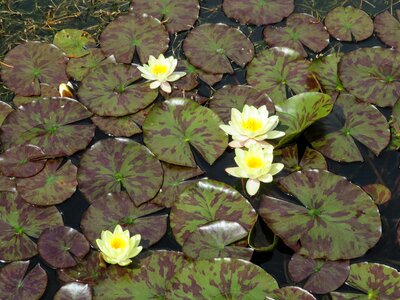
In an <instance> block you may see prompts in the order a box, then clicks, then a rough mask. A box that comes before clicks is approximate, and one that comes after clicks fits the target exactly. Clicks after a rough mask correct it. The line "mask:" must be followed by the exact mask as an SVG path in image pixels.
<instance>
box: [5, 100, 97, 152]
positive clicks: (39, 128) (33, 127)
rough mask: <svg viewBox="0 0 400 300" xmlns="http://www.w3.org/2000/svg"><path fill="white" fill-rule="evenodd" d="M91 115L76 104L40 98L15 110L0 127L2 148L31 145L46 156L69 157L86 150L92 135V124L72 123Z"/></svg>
mask: <svg viewBox="0 0 400 300" xmlns="http://www.w3.org/2000/svg"><path fill="white" fill-rule="evenodd" d="M90 116H91V113H90V112H89V111H88V110H87V109H86V108H85V107H84V106H83V105H82V104H80V103H79V102H78V101H75V100H72V99H69V98H56V99H43V100H40V101H33V102H32V103H29V104H26V105H23V106H20V107H18V109H17V110H15V111H13V112H11V113H10V114H9V115H8V117H7V118H6V120H5V121H4V123H3V125H2V126H1V134H0V138H1V141H2V142H3V146H4V147H5V148H11V147H12V146H19V145H24V144H32V145H35V146H38V147H40V148H41V149H42V150H43V152H44V153H45V155H46V157H60V156H69V155H72V154H74V153H75V152H77V151H79V150H82V149H85V148H86V146H87V145H88V144H89V142H90V141H91V140H92V138H93V136H94V129H95V126H94V125H89V124H85V125H84V124H82V125H77V124H73V123H75V122H78V121H81V120H83V119H86V118H88V117H90Z"/></svg>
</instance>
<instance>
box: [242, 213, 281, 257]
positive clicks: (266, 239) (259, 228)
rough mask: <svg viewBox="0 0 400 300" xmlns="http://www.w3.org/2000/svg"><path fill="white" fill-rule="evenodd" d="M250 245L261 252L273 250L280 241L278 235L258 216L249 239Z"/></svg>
mask: <svg viewBox="0 0 400 300" xmlns="http://www.w3.org/2000/svg"><path fill="white" fill-rule="evenodd" d="M247 241H248V243H249V246H250V247H251V248H252V249H254V250H256V251H260V252H264V251H271V250H272V249H274V248H275V246H276V244H277V243H278V238H277V237H276V235H275V234H274V233H273V232H272V231H271V230H270V229H269V228H268V227H267V226H266V225H265V223H264V222H262V221H260V218H257V222H256V223H254V225H253V227H252V228H251V231H250V233H249V236H248V239H247Z"/></svg>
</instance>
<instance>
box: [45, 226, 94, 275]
mask: <svg viewBox="0 0 400 300" xmlns="http://www.w3.org/2000/svg"><path fill="white" fill-rule="evenodd" d="M37 245H38V251H39V254H40V256H41V257H42V258H43V259H44V261H45V262H46V263H47V264H48V265H50V266H51V267H52V268H55V269H56V268H70V267H73V266H75V265H76V261H75V257H78V258H83V257H84V256H85V255H86V254H87V253H88V252H89V250H90V245H89V242H88V241H87V240H86V238H85V237H84V235H83V234H82V233H80V232H79V231H77V230H75V229H73V228H71V227H65V226H57V227H52V228H48V229H46V230H44V231H43V232H42V234H41V235H40V237H39V240H38V243H37Z"/></svg>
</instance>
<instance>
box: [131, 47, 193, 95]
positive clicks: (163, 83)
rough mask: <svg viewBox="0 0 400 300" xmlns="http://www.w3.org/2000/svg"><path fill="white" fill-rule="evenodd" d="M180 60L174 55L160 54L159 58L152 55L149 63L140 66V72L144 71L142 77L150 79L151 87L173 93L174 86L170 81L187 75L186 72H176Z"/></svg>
mask: <svg viewBox="0 0 400 300" xmlns="http://www.w3.org/2000/svg"><path fill="white" fill-rule="evenodd" d="M177 64H178V60H176V59H175V58H174V57H173V56H170V57H167V58H165V57H164V55H162V54H160V55H159V56H158V58H155V57H154V56H152V55H150V57H149V61H148V64H147V65H146V64H144V65H143V66H138V69H139V71H140V72H142V77H143V78H146V79H147V80H149V81H152V82H151V84H150V88H151V89H157V88H158V87H161V89H162V90H163V91H164V92H166V93H171V91H172V88H171V85H170V84H169V82H172V81H176V80H178V79H179V78H181V77H183V76H185V75H186V73H185V72H174V71H175V68H176V65H177Z"/></svg>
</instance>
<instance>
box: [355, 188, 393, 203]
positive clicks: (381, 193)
mask: <svg viewBox="0 0 400 300" xmlns="http://www.w3.org/2000/svg"><path fill="white" fill-rule="evenodd" d="M362 188H363V190H364V191H366V192H367V193H368V194H369V195H370V196H371V197H372V199H373V200H374V202H375V204H376V205H382V204H385V203H386V202H388V201H389V200H390V199H391V198H392V192H391V191H390V189H389V188H388V187H387V186H385V185H383V184H380V183H373V184H368V185H365V186H363V187H362Z"/></svg>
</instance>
